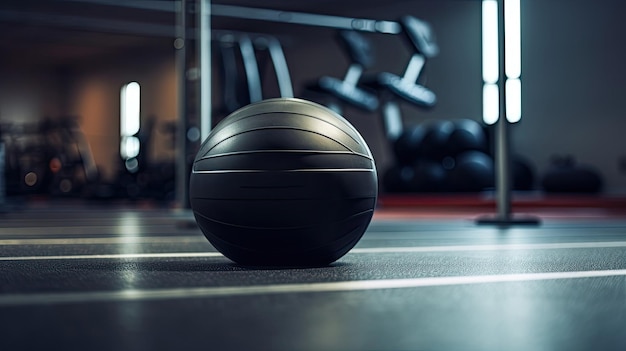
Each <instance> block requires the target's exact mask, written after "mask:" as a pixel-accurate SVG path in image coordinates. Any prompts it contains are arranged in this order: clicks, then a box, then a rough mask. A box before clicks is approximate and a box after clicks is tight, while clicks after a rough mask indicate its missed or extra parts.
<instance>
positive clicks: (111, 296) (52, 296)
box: [0, 269, 626, 306]
mask: <svg viewBox="0 0 626 351" xmlns="http://www.w3.org/2000/svg"><path fill="white" fill-rule="evenodd" d="M617 276H626V269H620V270H602V271H577V272H548V273H520V274H502V275H479V276H458V277H428V278H411V279H380V280H354V281H343V282H324V283H302V284H270V285H256V286H227V287H194V288H173V289H151V290H134V289H129V290H119V291H93V292H69V293H35V294H9V295H4V296H2V295H0V306H16V305H38V304H60V303H85V302H119V301H138V300H139V301H145V300H164V299H190V298H211V297H226V296H228V297H231V296H245V295H258V294H284V293H320V292H341V291H364V290H378V289H402V288H420V287H433V286H450V285H468V284H489V283H509V282H527V281H542V280H557V279H579V278H598V277H617Z"/></svg>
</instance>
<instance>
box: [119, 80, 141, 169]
mask: <svg viewBox="0 0 626 351" xmlns="http://www.w3.org/2000/svg"><path fill="white" fill-rule="evenodd" d="M139 105H140V87H139V83H137V82H131V83H128V84H126V85H124V86H123V87H122V91H121V93H120V106H121V109H120V155H121V156H122V158H123V159H125V160H128V159H131V158H133V157H137V155H139V139H138V138H137V137H136V136H135V135H136V134H137V132H139V125H140V115H139V112H140V111H139Z"/></svg>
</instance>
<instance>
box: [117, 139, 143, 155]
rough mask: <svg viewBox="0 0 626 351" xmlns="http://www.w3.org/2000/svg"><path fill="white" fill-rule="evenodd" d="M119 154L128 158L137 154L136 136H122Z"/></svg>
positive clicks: (137, 141)
mask: <svg viewBox="0 0 626 351" xmlns="http://www.w3.org/2000/svg"><path fill="white" fill-rule="evenodd" d="M120 154H121V155H122V158H123V159H125V160H128V159H130V158H133V157H137V155H139V139H138V138H137V137H133V136H131V137H122V140H121V142H120Z"/></svg>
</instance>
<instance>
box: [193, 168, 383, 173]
mask: <svg viewBox="0 0 626 351" xmlns="http://www.w3.org/2000/svg"><path fill="white" fill-rule="evenodd" d="M191 172H192V173H196V174H218V173H272V172H275V173H282V172H376V170H375V169H372V168H303V169H277V170H267V169H217V170H211V171H206V170H204V171H198V170H195V169H193V170H192V171H191Z"/></svg>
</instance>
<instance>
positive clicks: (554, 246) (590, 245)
mask: <svg viewBox="0 0 626 351" xmlns="http://www.w3.org/2000/svg"><path fill="white" fill-rule="evenodd" d="M190 238H195V237H190ZM109 239H110V238H109ZM200 239H202V238H200ZM203 240H204V239H203ZM616 247H626V241H603V242H586V243H585V242H582V243H549V244H508V245H466V246H463V245H455V246H412V247H371V248H354V249H352V251H350V253H353V254H373V253H426V252H462V251H463V252H471V251H506V250H561V249H599V248H616ZM220 256H222V254H220V253H217V252H159V253H127V254H94V255H55V256H45V255H40V256H9V257H0V261H34V260H77V259H129V258H192V257H220Z"/></svg>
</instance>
